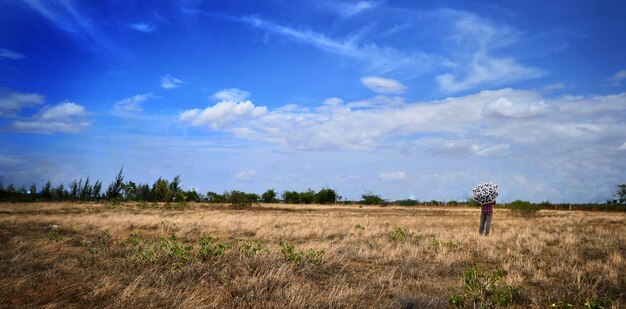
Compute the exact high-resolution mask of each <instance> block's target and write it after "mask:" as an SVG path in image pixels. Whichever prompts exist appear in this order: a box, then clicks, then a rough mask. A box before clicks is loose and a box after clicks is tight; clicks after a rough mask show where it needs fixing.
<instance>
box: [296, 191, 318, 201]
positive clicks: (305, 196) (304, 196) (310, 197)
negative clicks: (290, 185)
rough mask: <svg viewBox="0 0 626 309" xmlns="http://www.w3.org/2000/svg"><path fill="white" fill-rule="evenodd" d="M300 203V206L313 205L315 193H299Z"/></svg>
mask: <svg viewBox="0 0 626 309" xmlns="http://www.w3.org/2000/svg"><path fill="white" fill-rule="evenodd" d="M300 202H301V203H302V204H313V202H315V191H313V190H312V189H309V190H306V191H304V192H302V193H300Z"/></svg>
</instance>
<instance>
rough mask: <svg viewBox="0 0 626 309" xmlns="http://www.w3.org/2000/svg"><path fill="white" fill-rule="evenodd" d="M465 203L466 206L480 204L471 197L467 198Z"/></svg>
mask: <svg viewBox="0 0 626 309" xmlns="http://www.w3.org/2000/svg"><path fill="white" fill-rule="evenodd" d="M465 204H466V205H467V206H470V207H479V206H480V205H478V202H477V201H476V200H475V199H473V198H471V197H470V198H468V199H467V201H466V202H465Z"/></svg>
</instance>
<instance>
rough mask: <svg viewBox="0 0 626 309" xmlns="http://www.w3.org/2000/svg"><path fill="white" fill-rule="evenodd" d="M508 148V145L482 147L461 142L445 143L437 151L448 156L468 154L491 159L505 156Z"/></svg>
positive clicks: (482, 145)
mask: <svg viewBox="0 0 626 309" xmlns="http://www.w3.org/2000/svg"><path fill="white" fill-rule="evenodd" d="M509 148H510V147H509V145H506V144H497V145H484V144H476V143H471V142H467V141H463V140H461V141H454V142H445V143H444V144H443V146H442V147H441V148H440V149H439V150H440V151H442V152H444V153H448V154H461V155H463V154H469V155H473V156H478V157H491V156H499V155H505V154H506V153H507V152H508V150H509Z"/></svg>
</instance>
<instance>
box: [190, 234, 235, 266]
mask: <svg viewBox="0 0 626 309" xmlns="http://www.w3.org/2000/svg"><path fill="white" fill-rule="evenodd" d="M198 243H199V244H200V249H199V250H198V253H199V254H200V257H202V259H203V260H206V259H208V258H210V257H215V256H220V255H222V254H224V252H226V250H228V249H230V248H231V247H232V245H230V244H227V243H220V242H218V241H217V239H216V238H213V237H211V236H203V237H201V238H200V240H199V241H198Z"/></svg>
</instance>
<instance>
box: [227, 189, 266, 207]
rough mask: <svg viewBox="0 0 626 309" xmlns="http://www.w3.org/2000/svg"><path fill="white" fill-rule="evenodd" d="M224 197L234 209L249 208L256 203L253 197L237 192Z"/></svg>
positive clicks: (234, 191)
mask: <svg viewBox="0 0 626 309" xmlns="http://www.w3.org/2000/svg"><path fill="white" fill-rule="evenodd" d="M224 196H225V197H226V199H227V200H228V202H229V203H230V204H231V205H232V206H233V207H247V206H251V205H252V203H253V202H256V200H255V199H254V197H253V196H252V195H250V194H248V193H245V192H241V191H237V190H233V191H230V192H228V193H225V194H224ZM255 196H256V194H255ZM257 198H258V196H257Z"/></svg>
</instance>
